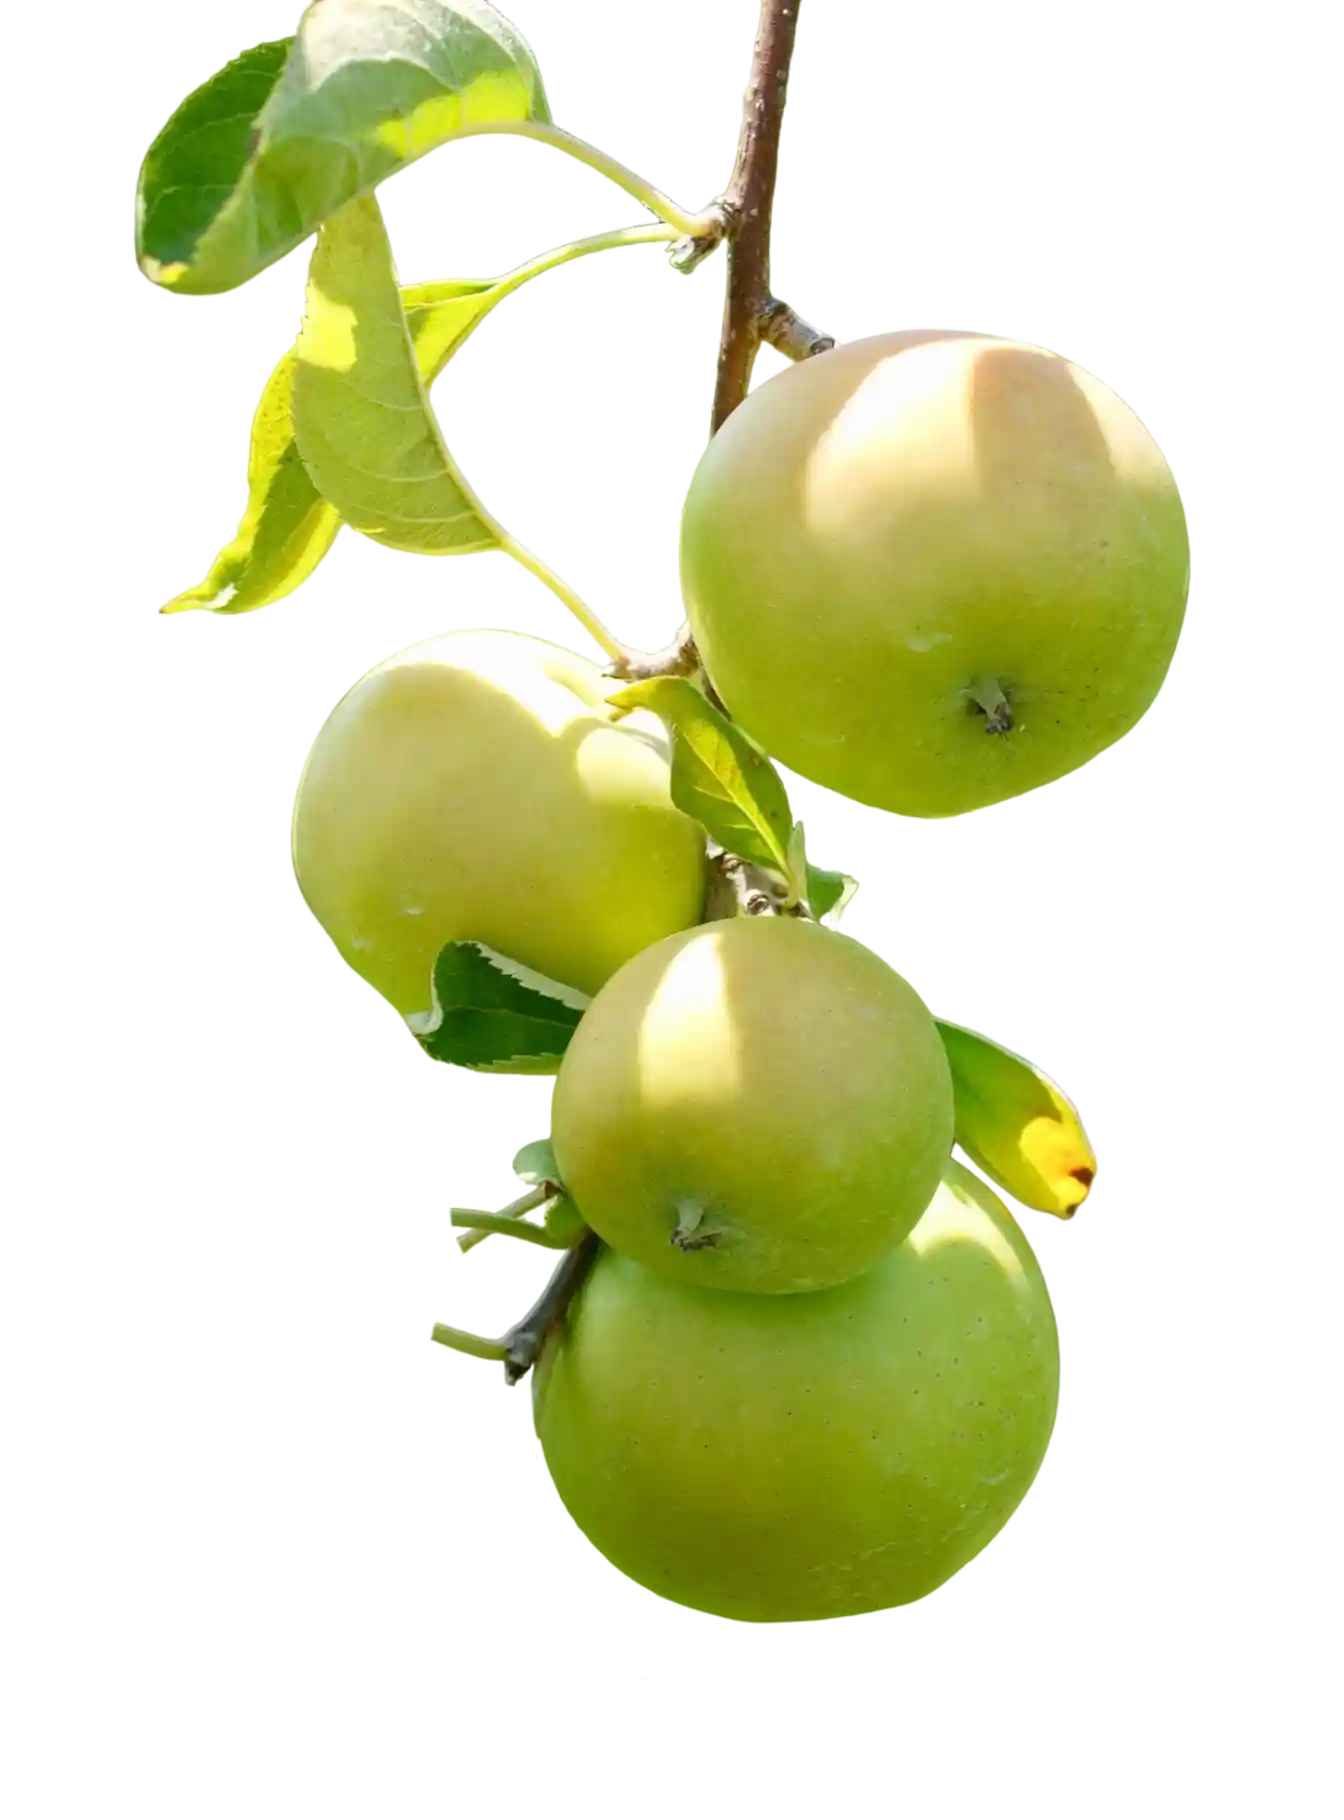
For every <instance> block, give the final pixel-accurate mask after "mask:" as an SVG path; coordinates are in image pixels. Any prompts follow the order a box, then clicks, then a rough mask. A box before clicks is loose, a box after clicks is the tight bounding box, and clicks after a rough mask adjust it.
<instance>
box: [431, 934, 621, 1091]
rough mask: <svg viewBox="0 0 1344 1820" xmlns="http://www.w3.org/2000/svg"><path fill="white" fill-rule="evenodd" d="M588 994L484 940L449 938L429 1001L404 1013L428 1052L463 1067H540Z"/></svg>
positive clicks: (554, 1053)
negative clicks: (429, 1007) (427, 1008)
mask: <svg viewBox="0 0 1344 1820" xmlns="http://www.w3.org/2000/svg"><path fill="white" fill-rule="evenodd" d="M588 1003H589V1000H588V999H587V997H586V996H585V995H584V994H583V993H582V992H575V991H574V989H573V988H572V987H570V986H562V985H561V984H560V983H559V982H558V981H556V980H548V979H546V978H544V977H543V976H542V975H541V974H539V973H534V972H533V971H532V969H531V968H530V967H524V966H522V965H521V963H520V962H518V961H513V960H509V959H508V957H507V956H505V955H502V954H496V953H495V951H494V950H493V949H492V948H487V947H486V946H485V944H484V943H483V942H448V943H447V944H446V945H445V946H444V947H442V948H441V949H440V950H439V956H438V959H437V960H436V961H435V963H434V1004H433V1009H432V1010H430V1011H428V1012H415V1013H412V1015H411V1016H410V1017H408V1018H407V1019H406V1022H407V1023H408V1024H409V1025H410V1028H411V1030H412V1031H413V1032H414V1034H415V1036H416V1038H417V1039H418V1041H419V1043H420V1046H421V1048H422V1049H424V1051H425V1053H426V1054H427V1055H430V1056H432V1057H433V1058H434V1060H435V1061H436V1062H455V1063H457V1065H458V1066H459V1067H461V1068H480V1069H485V1070H500V1071H503V1072H506V1073H546V1072H549V1071H550V1070H551V1069H553V1068H554V1067H555V1065H556V1064H557V1063H558V1062H559V1060H560V1057H561V1056H562V1055H563V1054H564V1052H565V1050H566V1048H567V1047H568V1045H569V1039H570V1038H571V1037H572V1036H573V1034H574V1031H575V1028H576V1027H577V1025H578V1022H579V1019H580V1018H581V1017H582V1016H583V1013H584V1010H585V1009H586V1007H587V1005H588Z"/></svg>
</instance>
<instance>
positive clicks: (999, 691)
mask: <svg viewBox="0 0 1344 1820" xmlns="http://www.w3.org/2000/svg"><path fill="white" fill-rule="evenodd" d="M966 694H967V696H968V697H969V698H970V699H969V702H968V704H967V705H968V706H969V708H970V711H971V713H972V714H983V715H984V717H985V732H986V733H1011V732H1012V730H1013V710H1012V705H1011V703H1010V702H1009V700H1008V697H1007V696H1006V695H1005V694H1004V692H1003V688H1002V686H1001V685H1000V684H999V682H998V681H997V680H996V679H995V678H994V677H992V676H983V677H981V678H980V679H979V680H978V681H977V682H973V683H972V684H971V686H970V688H969V689H968V690H967V691H966Z"/></svg>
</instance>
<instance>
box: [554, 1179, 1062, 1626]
mask: <svg viewBox="0 0 1344 1820" xmlns="http://www.w3.org/2000/svg"><path fill="white" fill-rule="evenodd" d="M1058 1387H1059V1351H1058V1341H1057V1338H1056V1334H1055V1320H1054V1314H1053V1312H1052V1310H1051V1307H1050V1297H1049V1295H1048V1294H1047V1292H1046V1287H1045V1282H1044V1280H1043V1278H1042V1276H1041V1272H1040V1267H1039V1265H1038V1264H1037V1262H1036V1259H1035V1257H1034V1256H1033V1255H1032V1252H1031V1248H1030V1246H1029V1245H1028V1244H1027V1241H1026V1239H1025V1238H1024V1237H1023V1236H1022V1233H1021V1232H1020V1231H1019V1229H1018V1227H1017V1225H1016V1224H1015V1223H1014V1221H1013V1218H1012V1216H1011V1215H1010V1214H1009V1212H1008V1210H1007V1209H1006V1208H1005V1207H1004V1206H1003V1204H1002V1203H1001V1202H1000V1201H999V1200H998V1199H997V1198H996V1196H995V1195H994V1194H993V1193H992V1192H991V1191H990V1190H989V1189H988V1188H987V1187H986V1186H985V1185H984V1183H983V1182H981V1181H979V1180H978V1179H977V1178H976V1177H974V1176H972V1175H970V1174H969V1173H968V1172H967V1171H966V1170H964V1169H961V1168H959V1167H958V1166H957V1165H956V1164H950V1165H949V1167H948V1173H947V1176H946V1179H945V1180H944V1182H943V1184H942V1186H941V1187H940V1188H939V1189H938V1191H937V1193H936V1194H935V1195H934V1198H933V1201H932V1203H931V1204H930V1206H929V1208H928V1211H927V1212H926V1213H925V1215H924V1217H923V1219H922V1220H921V1221H920V1222H919V1224H918V1225H917V1226H916V1227H915V1229H914V1231H913V1232H912V1233H911V1234H910V1235H909V1237H908V1238H907V1239H906V1240H905V1242H904V1244H902V1245H901V1246H900V1247H899V1248H898V1249H897V1250H896V1251H894V1252H892V1253H891V1254H890V1255H889V1256H888V1257H886V1258H884V1259H883V1260H882V1262H881V1263H880V1264H878V1265H877V1266H876V1267H875V1268H874V1269H872V1270H870V1271H868V1272H866V1274H864V1275H863V1276H860V1277H856V1278H854V1279H853V1280H852V1281H850V1282H848V1283H844V1284H841V1285H840V1287H839V1288H836V1289H827V1290H822V1291H820V1292H818V1293H817V1294H815V1295H800V1296H757V1295H733V1294H725V1293H722V1292H716V1291H713V1290H701V1289H696V1288H691V1287H688V1286H686V1285H684V1284H680V1283H673V1282H670V1281H669V1280H668V1279H667V1278H666V1277H662V1276H658V1275H656V1274H655V1273H654V1272H652V1271H648V1270H645V1269H643V1268H642V1266H640V1265H639V1264H637V1263H635V1262H634V1261H633V1260H632V1259H629V1258H623V1257H621V1256H620V1255H619V1254H618V1253H616V1252H612V1251H607V1250H603V1251H602V1252H600V1253H599V1255H598V1258H597V1261H596V1263H595V1265H594V1267H593V1270H592V1272H591V1275H590V1276H589V1278H588V1280H587V1282H586V1283H585V1284H584V1286H583V1288H582V1289H581V1290H580V1292H579V1295H578V1298H577V1300H576V1302H575V1303H574V1305H573V1306H572V1308H571V1310H570V1313H569V1318H568V1321H567V1323H566V1325H565V1327H564V1328H563V1329H562V1330H561V1331H560V1332H559V1334H558V1336H557V1337H556V1338H555V1339H554V1340H553V1341H552V1342H550V1343H549V1346H548V1350H547V1351H546V1352H545V1353H544V1354H543V1357H542V1359H541V1362H540V1365H539V1368H538V1370H537V1372H536V1374H535V1377H534V1381H533V1407H534V1413H535V1419H536V1426H537V1433H538V1435H539V1436H540V1439H541V1444H542V1448H543V1450H544V1452H545V1455H546V1463H547V1465H548V1467H549V1468H550V1472H551V1476H552V1478H553V1479H554V1481H555V1485H556V1489H557V1490H558V1491H559V1493H560V1496H561V1498H562V1499H563V1501H564V1504H565V1506H566V1508H567V1509H568V1511H569V1513H570V1515H571V1516H572V1517H573V1518H574V1520H575V1522H576V1523H577V1524H578V1525H579V1528H580V1529H582V1530H583V1532H584V1534H585V1535H586V1536H587V1537H588V1539H589V1540H590V1541H591V1542H593V1543H594V1544H595V1545H596V1546H597V1547H598V1548H599V1549H600V1550H601V1551H602V1553H603V1554H604V1555H606V1557H607V1558H608V1560H610V1561H612V1562H613V1563H614V1564H615V1565H616V1566H617V1567H619V1568H620V1569H621V1570H622V1571H623V1572H624V1573H627V1574H629V1575H630V1577H631V1578H632V1579H634V1580H638V1581H639V1582H640V1584H641V1585H643V1586H647V1587H649V1588H650V1589H651V1590H652V1591H654V1592H656V1593H661V1594H662V1596H663V1597H664V1598H666V1599H674V1600H676V1601H678V1602H679V1603H680V1604H682V1605H691V1606H694V1607H696V1608H697V1609H698V1610H700V1611H707V1612H714V1613H716V1614H717V1615H718V1616H720V1617H725V1618H746V1619H755V1620H758V1621H762V1620H766V1621H768V1620H778V1619H799V1618H834V1617H840V1616H843V1615H845V1614H848V1613H853V1612H863V1611H875V1610H878V1609H880V1608H882V1607H884V1606H889V1605H903V1604H906V1603H908V1602H909V1601H910V1600H912V1599H920V1598H923V1596H924V1595H925V1594H926V1593H929V1592H932V1591H933V1589H934V1588H935V1587H937V1586H941V1585H942V1583H943V1582H944V1581H945V1580H947V1579H948V1578H949V1577H950V1576H951V1575H952V1574H954V1573H956V1572H957V1570H958V1569H959V1568H961V1567H964V1566H965V1565H966V1563H967V1562H968V1561H969V1560H970V1559H971V1558H972V1556H974V1555H977V1554H979V1552H980V1550H981V1549H982V1548H984V1546H985V1545H986V1543H987V1542H989V1541H990V1540H991V1539H992V1538H993V1537H994V1536H995V1535H997V1533H998V1532H999V1530H1000V1529H1002V1528H1003V1525H1004V1524H1005V1523H1006V1522H1007V1521H1008V1518H1009V1517H1010V1516H1011V1515H1012V1513H1013V1511H1014V1510H1015V1509H1016V1508H1017V1506H1018V1504H1019V1503H1021V1501H1022V1498H1023V1496H1024V1495H1025V1493H1026V1491H1027V1488H1028V1487H1029V1486H1030V1484H1031V1482H1032V1480H1033V1479H1034V1478H1035V1476H1036V1472H1037V1469H1038V1467H1039V1466H1040V1464H1041V1460H1042V1459H1043V1457H1044V1455H1045V1450H1046V1446H1047V1443H1048V1442H1049V1439H1050V1431H1051V1428H1052V1426H1053V1423H1054V1419H1055V1402H1056V1397H1057V1394H1058Z"/></svg>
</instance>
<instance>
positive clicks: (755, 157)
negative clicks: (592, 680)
mask: <svg viewBox="0 0 1344 1820" xmlns="http://www.w3.org/2000/svg"><path fill="white" fill-rule="evenodd" d="M801 4H802V0H761V14H760V21H759V24H758V25H757V28H756V46H755V49H754V51H753V53H752V59H751V75H750V77H749V78H748V81H747V92H746V94H745V96H744V97H743V102H742V130H741V133H740V134H739V136H738V141H737V157H736V158H735V159H734V161H733V173H732V176H731V177H730V178H729V179H728V187H727V189H726V190H725V191H724V192H723V195H722V196H720V197H719V199H718V200H717V202H716V203H715V204H714V205H713V206H712V208H711V209H710V210H709V211H707V213H708V215H709V218H710V219H711V221H713V223H714V224H715V230H714V232H712V233H710V234H703V235H700V236H698V237H696V238H694V239H687V240H683V241H678V242H677V243H676V245H675V246H674V247H673V249H672V259H673V263H674V264H675V265H677V266H678V267H679V269H680V270H682V271H685V272H689V271H692V270H693V269H694V268H695V267H696V266H697V265H698V264H699V263H700V261H701V260H702V259H704V258H705V257H706V256H707V255H708V254H709V253H711V252H713V250H714V248H715V247H716V246H717V245H718V243H719V241H720V240H723V241H725V242H726V243H727V248H728V290H727V296H726V298H725V300H724V309H723V328H722V331H721V333H720V337H719V364H718V372H717V376H716V379H715V384H714V408H713V411H712V412H711V415H710V433H711V435H712V434H713V433H714V432H715V431H716V430H718V429H720V428H721V427H722V425H723V424H724V423H726V422H727V420H728V418H729V417H731V416H732V414H733V412H734V411H735V410H736V409H737V407H738V405H740V404H741V402H742V400H743V399H744V398H745V397H746V395H747V389H748V387H749V386H750V384H751V373H752V368H753V367H754V365H755V364H756V355H757V353H758V352H759V350H760V346H761V343H762V342H763V341H768V342H769V343H770V345H771V346H772V347H774V348H777V349H778V350H779V352H780V353H781V354H784V355H786V356H787V358H788V359H790V360H807V359H810V357H811V356H812V355H813V354H821V353H824V352H825V351H826V349H828V348H833V347H834V346H835V341H834V339H833V337H832V336H830V335H823V334H822V333H821V332H820V331H819V330H817V329H814V328H813V327H812V326H811V324H810V323H807V322H804V321H803V319H802V317H801V316H799V315H798V314H797V312H796V311H795V310H793V309H791V308H790V307H789V305H788V304H787V303H783V302H781V301H780V299H779V298H778V297H776V296H774V295H773V293H772V292H771V289H770V220H771V212H772V210H773V207H774V199H775V178H776V176H777V174H778V171H779V134H780V128H781V127H782V125H783V123H784V102H785V98H786V94H787V91H788V82H789V61H790V59H791V58H792V56H793V41H794V37H795V35H796V33H797V30H798V8H799V7H800V6H801ZM698 667H699V656H698V653H697V652H696V648H695V640H694V639H693V637H692V636H691V628H690V626H689V624H687V625H683V626H682V628H681V630H680V632H678V634H677V636H676V637H675V638H674V639H673V640H672V642H671V644H669V645H667V646H665V647H664V649H663V650H661V651H655V652H641V651H629V652H627V653H625V655H624V656H623V657H621V658H619V659H617V661H616V662H615V663H614V664H613V665H612V666H611V674H612V675H613V676H620V677H623V678H625V679H627V680H628V681H631V682H635V681H640V680H642V679H644V678H646V677H650V676H689V675H693V674H694V672H695V671H696V670H697V669H698Z"/></svg>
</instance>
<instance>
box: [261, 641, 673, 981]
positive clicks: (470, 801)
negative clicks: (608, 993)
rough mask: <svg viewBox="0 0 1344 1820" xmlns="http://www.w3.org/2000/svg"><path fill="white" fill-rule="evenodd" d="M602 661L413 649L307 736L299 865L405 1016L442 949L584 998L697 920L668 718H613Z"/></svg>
mask: <svg viewBox="0 0 1344 1820" xmlns="http://www.w3.org/2000/svg"><path fill="white" fill-rule="evenodd" d="M618 687H619V685H618V684H614V683H611V682H609V681H608V680H607V679H606V678H605V677H604V676H603V675H602V674H601V672H600V671H599V670H598V668H597V666H596V665H595V664H592V663H589V662H588V661H587V660H586V659H585V658H582V657H579V656H577V655H576V654H575V653H573V652H571V651H564V650H561V649H559V648H558V647H557V646H555V645H549V644H544V643H542V642H541V641H540V640H538V639H534V638H525V637H522V636H520V635H518V634H516V633H510V632H456V633H451V634H449V635H447V636H445V637H441V638H434V639H429V640H427V641H426V642H425V643H423V644H418V645H413V646H411V648H410V649H409V650H407V651H403V652H401V653H400V654H399V655H398V656H396V657H391V658H389V659H388V660H387V662H386V663H383V664H380V665H379V666H378V667H377V669H375V670H372V671H370V673H369V674H368V675H367V676H366V677H364V679H363V680H362V681H361V682H359V683H356V685H355V687H354V688H353V689H351V690H350V692H349V694H347V695H346V696H345V697H344V698H343V700H342V701H341V702H340V703H339V704H338V706H337V707H336V708H335V709H334V711H333V712H332V714H331V716H330V718H329V719H328V720H327V722H326V724H325V726H324V727H323V728H322V730H321V732H320V733H319V734H318V736H317V739H316V742H315V743H314V745H313V749H312V751H311V753H310V754H309V756H308V761H307V764H306V765H305V766H304V770H303V775H302V778H301V779H300V782H299V788H298V796H297V799H296V801H295V805H294V828H293V846H294V869H295V872H296V874H297V877H298V881H299V886H300V889H301V890H302V892H303V895H304V897H305V898H306V899H307V902H308V904H309V906H310V908H311V909H312V911H313V914H314V915H315V916H316V917H317V920H318V921H319V922H320V923H321V924H322V926H323V928H324V929H325V930H326V931H327V934H328V935H329V936H330V937H331V939H332V941H333V942H334V943H335V944H336V947H337V948H338V949H339V950H340V953H341V954H342V955H343V956H344V958H345V959H346V960H347V961H348V962H349V963H350V965H351V966H352V967H353V968H354V970H355V971H356V973H359V974H361V975H362V976H363V978H364V979H366V980H368V981H369V983H370V984H371V985H373V986H375V987H377V989H378V991H379V992H381V993H382V994H383V996H384V998H386V999H388V1000H390V1002H391V1003H392V1004H393V1005H395V1006H396V1008H397V1010H398V1011H400V1012H401V1013H402V1014H403V1016H406V1015H409V1014H414V1013H423V1012H425V1011H428V1010H429V1008H430V1004H431V992H430V975H431V970H432V968H433V964H434V960H435V957H436V956H437V954H438V952H439V950H440V948H441V947H442V946H443V944H444V943H445V942H449V941H479V942H482V943H484V944H485V945H486V946H488V947H491V948H494V949H495V950H497V951H498V952H499V953H501V954H505V955H508V956H509V957H510V958H512V959H514V960H517V961H521V962H522V963H523V964H524V965H525V966H527V967H530V968H533V969H534V970H536V971H537V972H540V973H542V974H545V975H547V976H548V977H549V978H551V979H555V980H559V981H561V982H562V983H564V984H565V985H568V986H571V987H574V988H577V989H578V990H579V991H580V992H585V993H593V992H596V991H597V990H598V988H599V987H600V986H601V985H602V984H603V983H604V981H606V980H607V979H608V978H609V977H610V975H611V974H613V973H615V972H616V970H617V968H619V967H620V966H621V965H622V964H623V963H624V962H625V961H627V960H628V959H629V958H630V957H631V956H632V955H634V954H637V953H638V952H639V950H640V949H642V948H645V947H647V946H648V945H649V943H650V942H656V941H658V940H659V939H660V938H661V937H663V936H665V935H668V934H670V933H672V932H673V931H674V930H678V929H683V928H685V927H687V925H689V924H693V923H695V922H696V921H697V920H698V919H699V917H700V914H701V910H702V906H703V901H704V893H705V885H706V860H705V843H704V832H703V830H702V829H701V828H700V826H699V825H698V823H696V822H694V821H692V820H691V819H690V818H689V817H688V816H686V815H683V814H682V812H681V811H680V810H679V809H677V808H675V807H674V806H673V803H672V799H671V796H670V795H669V787H668V779H669V761H668V753H667V746H666V740H665V736H664V732H663V728H662V725H661V723H660V722H658V721H657V720H656V719H655V718H654V717H653V716H651V715H648V714H633V715H631V716H629V718H627V719H624V720H620V721H617V720H616V719H615V717H614V716H613V714H612V712H611V710H609V709H608V707H607V702H606V697H607V695H608V693H609V692H613V691H614V690H615V689H616V688H618Z"/></svg>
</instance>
